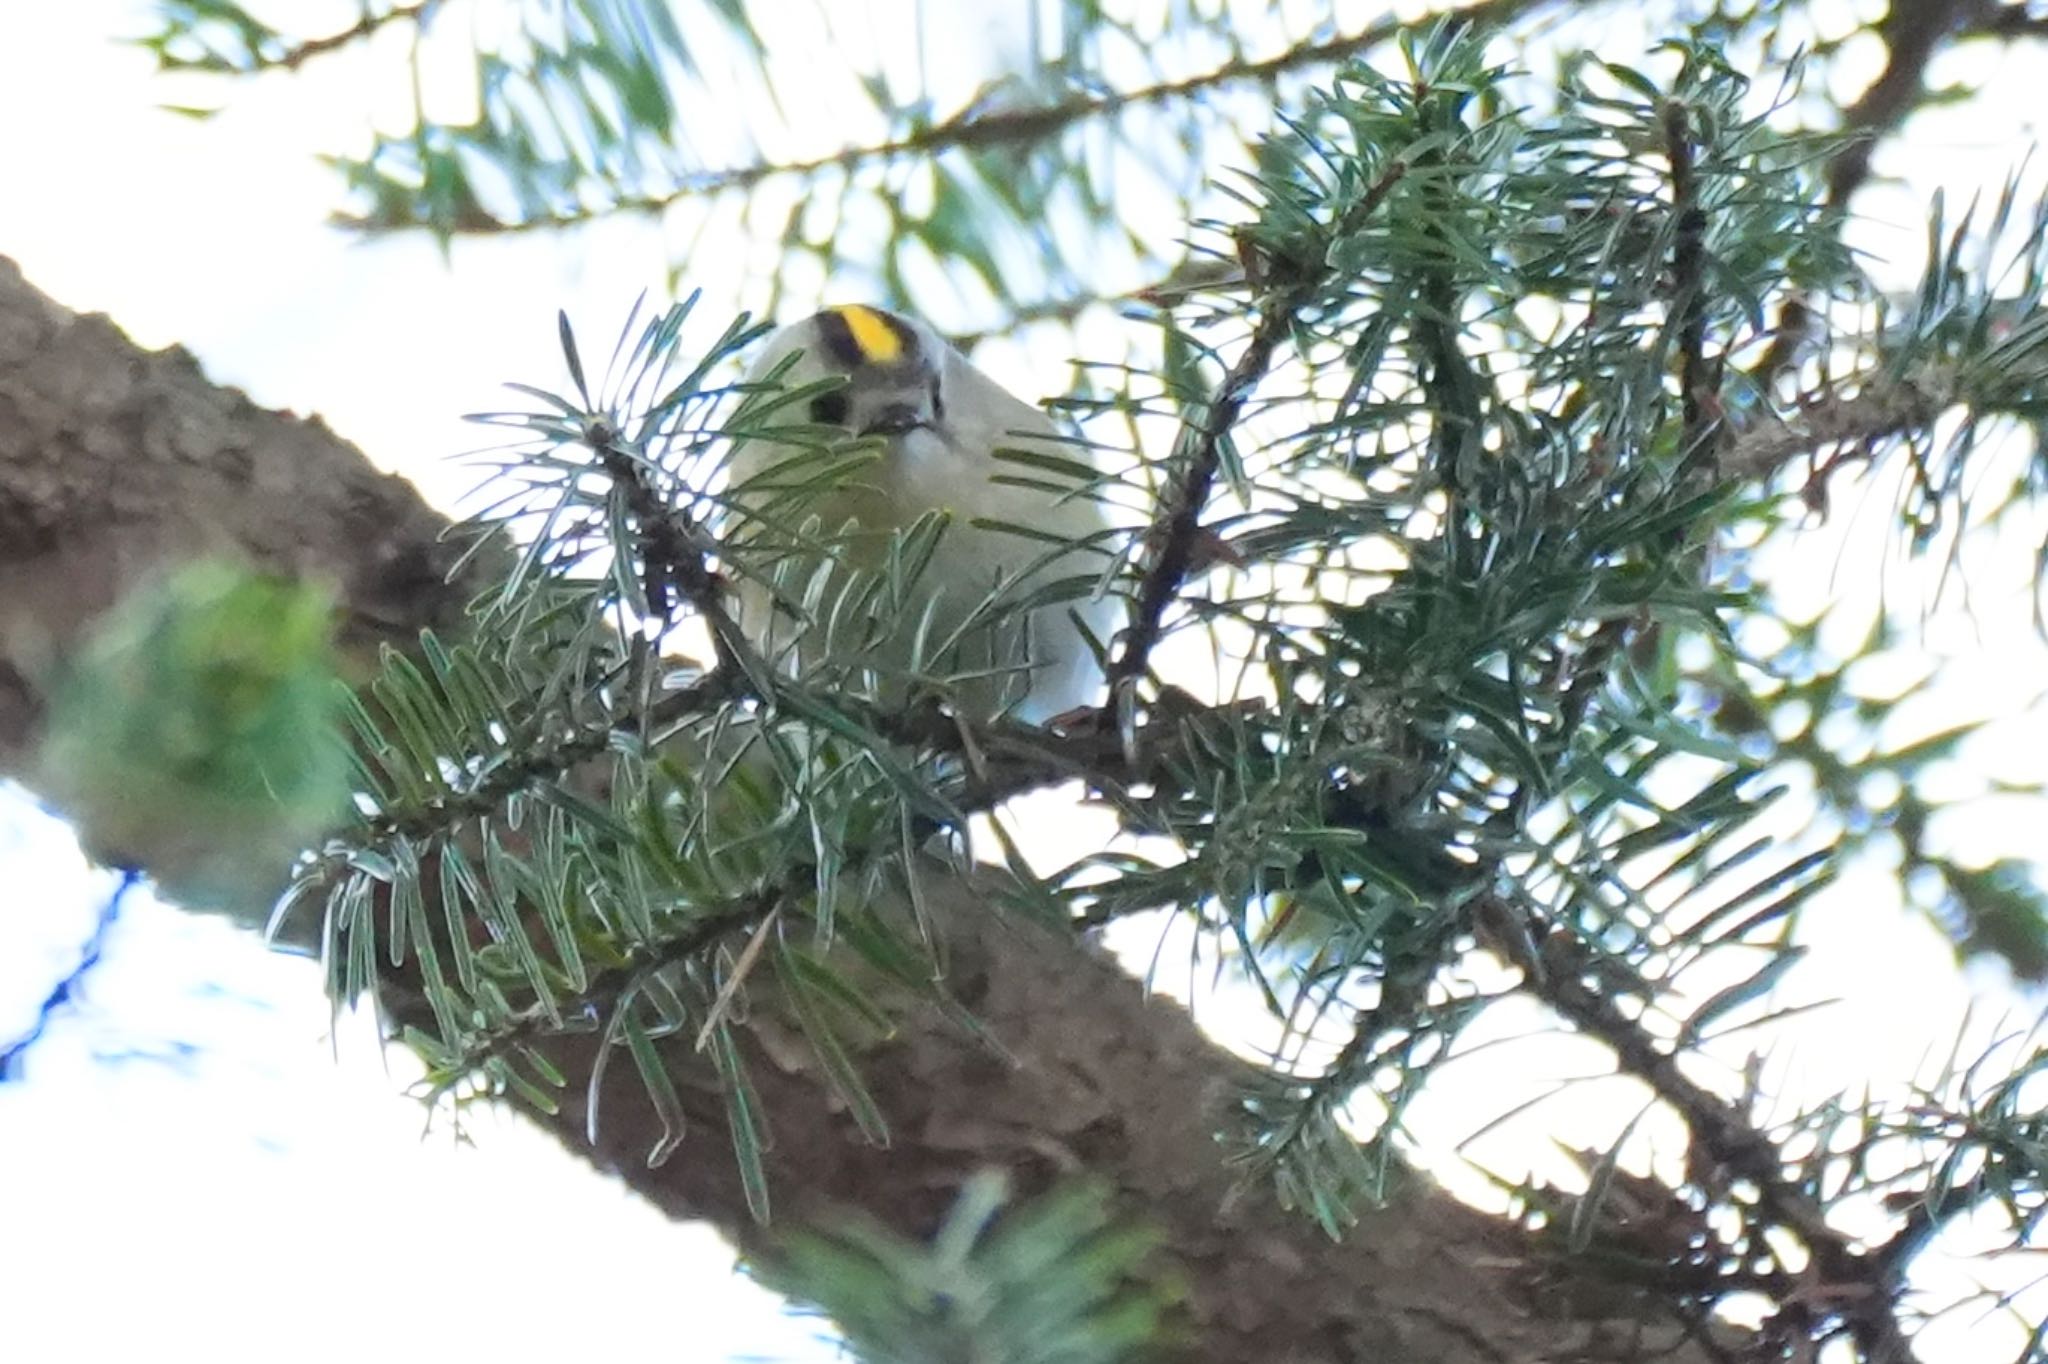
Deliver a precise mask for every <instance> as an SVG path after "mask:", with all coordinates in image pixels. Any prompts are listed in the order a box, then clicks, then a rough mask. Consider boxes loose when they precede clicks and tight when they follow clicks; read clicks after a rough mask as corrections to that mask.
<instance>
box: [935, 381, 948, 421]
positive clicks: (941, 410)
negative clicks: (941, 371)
mask: <svg viewBox="0 0 2048 1364" xmlns="http://www.w3.org/2000/svg"><path fill="white" fill-rule="evenodd" d="M945 415H946V400H945V399H944V398H943V397H941V396H939V376H938V375H936V374H934V375H933V376H932V420H933V421H938V420H939V419H940V418H942V417H944V416H945Z"/></svg>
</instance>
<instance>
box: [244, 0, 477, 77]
mask: <svg viewBox="0 0 2048 1364" xmlns="http://www.w3.org/2000/svg"><path fill="white" fill-rule="evenodd" d="M440 3H441V0H418V3H417V4H411V5H393V6H392V7H391V8H390V9H388V10H385V11H384V12H383V13H382V14H372V13H369V12H368V11H367V10H366V11H365V12H364V14H363V17H362V18H360V19H358V20H356V21H355V22H354V23H353V24H350V25H349V26H348V27H347V28H345V29H342V30H341V31H340V32H338V33H329V34H326V35H325V36H323V37H319V38H307V39H305V40H304V41H302V42H298V43H294V44H293V45H292V46H290V47H288V48H286V49H285V51H284V54H283V55H282V56H280V57H275V58H272V59H270V60H268V61H258V62H257V64H256V68H255V69H256V70H258V71H270V70H285V71H296V70H298V69H299V68H300V67H302V66H304V65H305V64H306V63H307V62H309V61H312V60H313V59H314V58H316V57H323V56H325V55H327V54H328V53H330V52H337V51H340V50H341V49H342V48H344V47H347V46H349V45H350V44H351V43H355V42H358V41H360V40H362V39H364V38H367V37H369V36H371V35H372V34H374V33H376V32H377V30H379V29H381V28H383V27H384V26H385V25H387V24H391V23H395V22H399V21H403V20H410V21H412V22H413V23H414V24H424V23H426V21H427V15H428V13H429V12H430V11H432V10H433V9H435V8H436V7H437V6H439V5H440Z"/></svg>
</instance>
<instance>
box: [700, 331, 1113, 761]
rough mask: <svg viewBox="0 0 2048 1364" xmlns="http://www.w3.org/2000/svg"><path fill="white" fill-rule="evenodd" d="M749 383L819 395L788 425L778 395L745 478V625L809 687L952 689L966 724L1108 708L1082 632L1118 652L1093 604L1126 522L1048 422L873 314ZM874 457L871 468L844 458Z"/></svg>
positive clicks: (949, 354)
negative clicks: (1016, 454)
mask: <svg viewBox="0 0 2048 1364" xmlns="http://www.w3.org/2000/svg"><path fill="white" fill-rule="evenodd" d="M748 379H749V381H750V384H752V385H756V386H769V388H770V389H772V387H773V386H774V385H779V386H780V390H781V393H791V392H806V393H808V394H809V396H807V397H804V398H802V399H799V400H794V401H789V400H784V401H782V402H781V405H780V406H774V400H775V399H778V398H780V397H781V393H774V392H764V393H763V394H761V395H760V397H759V398H757V399H756V400H755V401H757V402H760V403H761V406H760V407H757V408H756V409H755V410H756V411H757V412H763V415H762V416H761V417H759V419H758V420H756V421H754V422H753V423H752V424H748V422H747V419H746V417H745V415H744V414H743V415H742V418H741V420H740V424H741V425H742V426H744V427H745V428H746V430H747V431H748V436H747V438H746V439H744V440H742V441H741V442H740V443H739V446H738V448H737V450H736V452H735V454H734V455H733V458H732V460H731V463H730V466H729V468H730V475H731V477H730V482H729V484H728V498H729V500H730V503H731V505H732V506H733V507H734V508H735V510H736V511H737V513H738V515H737V516H736V517H735V518H734V521H735V524H734V527H733V530H732V531H731V537H732V538H733V540H734V541H735V542H736V543H735V548H736V552H737V554H738V555H739V556H740V562H741V571H739V572H738V573H736V574H734V575H733V576H734V577H735V579H736V581H737V584H738V592H737V596H738V605H739V611H738V616H739V623H740V625H741V628H742V629H743V630H744V631H745V632H746V634H747V636H748V637H749V639H750V640H752V641H753V642H754V644H755V645H756V647H758V648H760V649H761V650H762V652H764V653H765V654H767V655H769V656H770V657H773V658H776V659H778V660H779V661H782V662H784V663H785V664H787V663H788V662H790V661H792V660H793V661H794V662H795V663H796V665H797V667H798V668H799V669H800V670H801V671H803V672H806V673H808V672H810V671H811V670H812V669H813V668H815V667H817V666H819V665H821V664H825V665H830V666H831V667H833V668H834V670H835V672H836V670H837V669H838V668H839V667H840V666H842V665H843V666H845V667H846V668H847V670H848V671H847V673H846V680H847V681H848V682H849V683H851V684H852V685H855V686H856V687H861V688H864V689H865V688H872V691H873V694H875V695H877V696H878V697H880V698H883V699H895V698H900V697H901V696H903V695H904V693H905V686H906V682H907V679H909V678H910V677H912V676H916V677H922V678H924V679H927V680H938V681H940V682H941V683H942V684H943V689H944V692H945V694H946V696H947V697H948V698H949V700H950V701H951V704H952V705H953V708H954V711H955V713H956V714H958V715H960V716H961V717H962V718H965V719H972V720H985V719H988V718H990V717H991V716H993V715H995V714H997V713H999V712H1001V711H1004V710H1008V711H1010V713H1012V714H1014V715H1016V716H1017V717H1018V718H1020V719H1023V720H1026V721H1030V722H1034V723H1036V722H1042V721H1044V720H1046V719H1049V718H1051V717H1053V716H1057V715H1060V714H1063V713H1066V712H1069V711H1072V710H1075V709H1077V708H1079V707H1081V706H1084V705H1087V704H1090V703H1091V702H1093V701H1094V700H1096V699H1097V692H1098V691H1099V688H1100V685H1101V670H1100V668H1099V666H1098V664H1097V658H1096V653H1095V650H1094V649H1092V648H1091V647H1090V646H1089V644H1088V642H1087V639H1086V637H1085V636H1084V634H1083V631H1082V628H1081V627H1080V626H1079V625H1077V624H1076V621H1077V620H1078V621H1080V622H1082V623H1084V624H1085V626H1086V629H1087V631H1088V632H1089V633H1092V634H1093V636H1094V638H1095V640H1096V642H1097V643H1098V644H1100V645H1102V646H1104V647H1106V646H1107V645H1108V643H1109V640H1110V635H1111V633H1112V631H1113V630H1114V629H1115V627H1116V623H1117V622H1116V614H1117V613H1116V607H1115V603H1114V602H1113V601H1111V600H1109V599H1108V598H1107V597H1105V596H1102V595H1100V594H1099V593H1097V592H1096V591H1095V586H1096V581H1097V579H1099V578H1100V577H1101V576H1102V570H1103V567H1104V566H1105V565H1106V564H1107V563H1108V562H1109V560H1108V550H1107V549H1106V548H1105V547H1104V546H1103V544H1102V541H1103V539H1104V538H1105V535H1104V532H1106V531H1107V529H1108V526H1109V523H1108V521H1107V519H1106V518H1105V516H1104V514H1103V508H1102V506H1101V504H1100V503H1099V502H1098V501H1096V500H1095V499H1094V497H1093V491H1094V490H1093V489H1092V487H1090V486H1089V480H1088V479H1087V477H1086V468H1087V460H1086V457H1085V455H1079V454H1077V453H1076V452H1075V448H1074V446H1073V445H1072V443H1071V442H1067V441H1062V440H1061V438H1060V435H1059V432H1058V430H1057V428H1055V427H1054V425H1053V423H1052V421H1051V419H1050V418H1048V417H1047V416H1046V415H1045V413H1043V412H1041V411H1040V410H1039V409H1037V408H1035V407H1033V406H1031V405H1030V404H1028V403H1025V402H1023V401H1022V400H1020V399H1018V398H1016V397H1014V396H1013V395H1011V394H1010V393H1008V392H1007V391H1005V390H1004V389H1003V388H1002V387H1001V386H1000V385H998V384H997V383H996V382H995V381H994V380H993V379H990V378H989V377H988V376H987V375H986V374H983V373H982V372H981V371H980V370H978V369H976V368H975V367H974V366H973V365H972V364H970V363H969V362H968V360H967V357H966V356H964V355H962V354H961V353H960V352H959V351H958V350H956V349H954V348H953V347H952V346H951V345H950V344H948V343H947V342H946V341H945V340H944V339H943V338H942V337H940V336H939V335H938V333H936V332H935V331H933V330H932V329H931V328H930V327H929V326H927V325H925V324H924V323H922V322H919V321H916V320H914V319H911V318H907V317H903V316H900V315H898V314H896V313H892V312H887V311H884V310H883V309H880V308H872V307H862V306H855V305H846V306H841V307H835V308H827V309H825V310H824V311H823V312H819V313H816V314H814V315H812V316H811V317H808V318H805V319H804V320H803V321H801V322H796V323H793V324H791V325H789V326H786V327H784V328H782V329H781V330H780V331H778V332H776V333H775V334H774V335H773V336H772V337H770V339H769V341H768V343H767V346H766V348H765V349H764V350H763V351H762V353H761V356H760V358H759V359H758V360H757V361H756V362H755V363H754V366H753V368H752V370H751V372H750V373H749V375H748ZM811 390H815V391H814V392H813V391H811ZM770 408H772V410H766V409H770ZM861 450H865V451H866V452H868V453H869V455H870V459H869V460H868V461H867V462H859V461H857V460H849V459H847V458H846V456H847V455H848V454H849V453H850V452H853V451H861ZM1004 450H1014V451H1020V452H1029V453H1030V454H1033V455H1036V456H1037V457H1038V458H1037V460H1036V461H1035V462H1016V461H1005V460H1003V459H1001V458H999V457H998V456H997V453H996V452H997V451H1004ZM1048 461H1057V462H1059V463H1060V464H1061V465H1062V466H1063V468H1061V469H1060V470H1057V471H1055V470H1053V469H1050V468H1049V467H1048V463H1047V462H1048ZM835 470H836V472H832V471H835ZM999 478H1005V479H1009V480H1023V481H1022V482H1017V481H1002V482H999V481H997V480H998V479H999ZM1068 487H1071V491H1067V488H1068ZM930 513H938V514H940V516H941V517H943V519H944V524H943V527H942V528H940V527H934V526H932V525H931V524H930V519H929V514H930ZM977 522H981V523H989V522H1000V523H1006V524H1007V525H1009V526H1021V527H1026V528H1028V532H1029V533H1026V534H1020V533H1018V532H1017V531H1016V530H1012V529H999V528H997V527H995V526H993V525H989V524H976V523H977ZM805 523H807V529H805V530H803V531H802V532H801V533H797V527H798V525H801V524H805ZM933 529H937V530H938V535H937V540H936V544H935V545H933V546H932V547H931V548H930V550H929V557H928V558H925V559H924V560H923V568H922V571H921V572H918V573H916V575H915V577H914V579H913V580H912V582H911V583H910V585H909V586H908V588H907V589H902V588H900V584H901V581H902V579H903V577H904V574H903V573H902V572H901V571H900V567H899V570H898V571H895V572H892V571H891V564H892V560H893V562H894V563H895V564H896V565H898V566H902V565H909V564H915V563H916V562H917V561H918V559H919V558H920V557H922V555H923V552H924V544H925V542H924V540H923V537H924V536H926V535H928V534H929V533H930V532H931V531H932V530H933ZM824 544H829V545H830V546H831V552H830V554H829V555H828V554H825V553H822V552H821V546H822V545H824ZM892 546H893V547H894V548H893V549H892ZM764 580H765V581H764ZM771 584H772V586H771ZM899 591H900V593H901V595H900V597H894V598H892V595H891V594H893V593H897V592H899ZM892 603H893V604H892ZM1006 606H1013V607H1014V608H1015V609H1008V610H1006V609H1005V607H1006Z"/></svg>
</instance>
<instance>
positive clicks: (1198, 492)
mask: <svg viewBox="0 0 2048 1364" xmlns="http://www.w3.org/2000/svg"><path fill="white" fill-rule="evenodd" d="M1407 173H1408V164H1407V162H1405V161H1400V160H1394V161H1389V162H1388V163H1387V166H1386V169H1385V170H1383V171H1381V172H1380V175H1379V178H1378V179H1377V180H1375V181H1374V182H1373V184H1372V187H1371V188H1370V189H1368V190H1367V191H1366V192H1365V194H1364V195H1363V196H1362V197H1361V198H1360V199H1359V200H1358V202H1357V203H1355V204H1353V205H1352V206H1351V208H1350V209H1349V210H1347V211H1346V212H1345V214H1344V215H1343V217H1342V218H1341V219H1340V220H1339V221H1338V222H1337V223H1335V224H1333V225H1332V227H1331V235H1332V236H1333V237H1336V238H1341V237H1344V236H1347V235H1349V234H1350V233H1352V232H1355V231H1357V230H1358V229H1359V227H1360V226H1362V225H1363V223H1364V222H1365V220H1366V219H1367V218H1369V217H1371V216H1372V214H1373V213H1374V212H1375V211H1377V210H1378V208H1379V206H1380V204H1381V203H1382V202H1383V201H1384V200H1385V199H1386V197H1387V195H1388V194H1389V193H1391V192H1392V191H1393V188H1394V186H1395V185H1396V184H1398V183H1400V180H1401V177H1402V176H1404V175H1406V174H1407ZM1323 281H1324V277H1323V275H1322V274H1321V273H1320V271H1300V270H1299V269H1298V267H1292V266H1289V267H1287V268H1286V269H1285V272H1284V273H1283V274H1282V275H1281V277H1280V278H1279V279H1278V280H1276V281H1275V282H1274V284H1273V285H1272V286H1271V287H1269V289H1268V290H1267V291H1266V293H1265V294H1264V295H1263V296H1262V297H1261V298H1260V300H1259V303H1258V310H1259V320H1258V323H1257V325H1256V326H1254V327H1253V328H1252V335H1251V339H1250V340H1249V341H1248V342H1246V343H1245V348H1244V350H1243V352H1242V353H1241V354H1239V356H1238V357H1237V362H1236V363H1235V364H1233V365H1232V366H1231V367H1230V372H1229V373H1228V374H1226V375H1224V377H1223V382H1222V383H1221V384H1220V385H1218V387H1217V389H1216V394H1215V396H1214V397H1213V398H1211V399H1210V400H1209V402H1207V403H1206V404H1204V405H1203V407H1202V409H1201V416H1200V419H1199V420H1197V421H1193V422H1190V423H1188V424H1187V425H1186V426H1184V427H1182V431H1181V436H1182V442H1183V444H1184V445H1185V447H1186V449H1187V454H1186V457H1185V458H1186V463H1185V464H1184V465H1183V466H1182V469H1181V475H1180V477H1179V478H1178V479H1177V480H1175V481H1174V482H1172V483H1169V484H1168V485H1167V487H1166V490H1165V492H1164V494H1162V496H1161V497H1160V499H1159V510H1158V512H1157V513H1156V514H1155V515H1154V516H1153V518H1152V526H1151V528H1150V530H1148V531H1147V532H1146V542H1147V544H1148V546H1149V547H1150V549H1151V552H1152V557H1151V562H1150V563H1149V564H1148V565H1147V566H1146V569H1145V576H1144V579H1143V581H1142V582H1141V583H1140V584H1139V587H1138V607H1137V611H1136V613H1135V614H1134V616H1133V617H1132V620H1131V625H1130V628H1129V629H1128V630H1127V631H1126V632H1125V633H1124V638H1123V646H1122V648H1121V650H1120V651H1119V652H1118V654H1117V656H1116V658H1115V659H1114V660H1113V661H1112V662H1111V663H1110V666H1109V686H1110V695H1111V698H1112V701H1114V698H1116V697H1117V696H1118V695H1119V694H1120V693H1121V692H1122V691H1124V690H1125V689H1127V688H1128V687H1129V686H1130V685H1131V684H1132V683H1133V682H1135V681H1136V680H1137V679H1138V678H1140V677H1142V676H1144V673H1145V668H1146V665H1147V662H1148V660H1149V659H1150V658H1151V654H1152V650H1153V648H1154V647H1155V646H1156V645H1157V644H1158V643H1159V638H1160V635H1161V633H1162V631H1163V628H1164V625H1165V620H1166V611H1167V608H1168V607H1169V606H1171V605H1172V604H1173V600H1174V598H1175V597H1177V596H1178V595H1179V594H1180V590H1181V587H1182V586H1183V584H1184V583H1185V582H1186V579H1187V576H1188V573H1189V571H1190V570H1191V569H1192V568H1193V566H1194V562H1195V546H1196V544H1197V542H1198V539H1199V537H1200V532H1201V529H1202V513H1203V511H1204V510H1205V509H1206V508H1207V506H1208V502H1209V493H1210V490H1211V489H1212V488H1213V487H1214V486H1215V483H1216V473H1217V470H1218V468H1219V467H1220V466H1221V464H1222V459H1223V441H1224V438H1225V437H1226V436H1228V435H1229V434H1230V431H1231V428H1232V427H1234V426H1235V425H1236V424H1237V421H1238V419H1239V418H1240V417H1241V416H1243V415H1244V407H1245V403H1246V402H1247V401H1248V400H1249V399H1250V398H1251V395H1252V391H1253V390H1254V389H1256V388H1257V387H1258V386H1259V381H1260V380H1262V379H1264V378H1265V377H1266V372H1267V370H1269V369H1271V368H1272V365H1273V357H1274V356H1275V355H1276V354H1277V353H1278V352H1279V349H1280V343H1281V341H1282V340H1283V339H1285V337H1286V335H1287V333H1288V331H1289V330H1290V329H1291V328H1292V327H1293V326H1294V318H1295V314H1296V313H1298V312H1299V311H1300V310H1301V309H1302V307H1303V306H1304V305H1306V304H1307V303H1308V302H1309V301H1310V300H1311V299H1313V298H1314V297H1315V294H1316V291H1317V289H1318V288H1319V287H1320V286H1321V285H1322V284H1323ZM1112 708H1114V707H1112Z"/></svg>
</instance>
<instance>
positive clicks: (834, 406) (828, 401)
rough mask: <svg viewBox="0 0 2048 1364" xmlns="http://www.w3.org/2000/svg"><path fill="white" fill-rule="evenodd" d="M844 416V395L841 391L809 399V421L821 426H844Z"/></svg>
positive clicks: (845, 409)
mask: <svg viewBox="0 0 2048 1364" xmlns="http://www.w3.org/2000/svg"><path fill="white" fill-rule="evenodd" d="M846 415H847V402H846V393H845V390H843V389H838V390H834V391H833V392H831V393H820V394H819V395H818V396H817V397H815V398H813V399H811V420H812V421H814V422H817V423H818V424H820V425H821V426H844V425H846Z"/></svg>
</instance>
